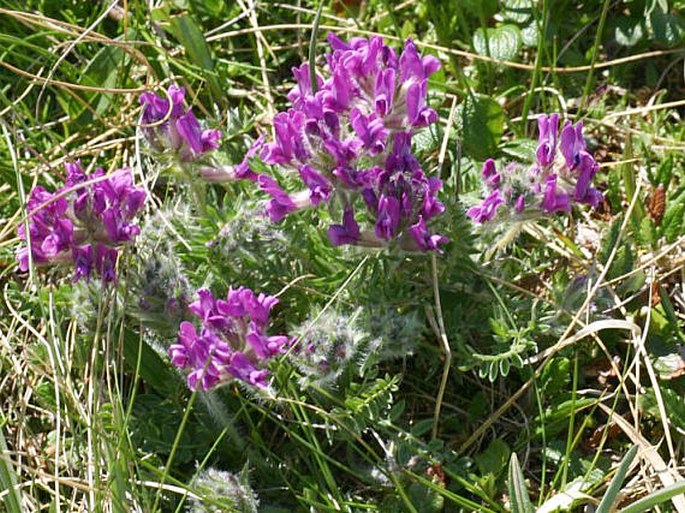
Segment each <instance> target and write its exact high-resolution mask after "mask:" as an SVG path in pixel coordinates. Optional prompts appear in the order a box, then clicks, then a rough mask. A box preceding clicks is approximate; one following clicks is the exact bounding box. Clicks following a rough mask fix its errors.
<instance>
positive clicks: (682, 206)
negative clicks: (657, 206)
mask: <svg viewBox="0 0 685 513" xmlns="http://www.w3.org/2000/svg"><path fill="white" fill-rule="evenodd" d="M684 216H685V203H683V202H681V201H678V202H677V203H672V204H671V205H669V206H668V208H666V213H665V214H664V219H663V220H662V221H661V230H662V233H663V234H664V237H666V241H668V242H673V241H675V240H676V239H677V238H678V236H679V235H680V234H681V233H682V230H683V217H684Z"/></svg>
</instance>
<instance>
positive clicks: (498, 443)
mask: <svg viewBox="0 0 685 513" xmlns="http://www.w3.org/2000/svg"><path fill="white" fill-rule="evenodd" d="M510 455H511V449H509V446H508V445H507V443H506V442H505V441H504V440H501V439H499V438H495V439H494V440H493V441H492V442H490V445H488V448H487V449H485V451H483V452H481V453H480V454H477V455H476V456H475V458H474V460H475V462H476V465H478V470H479V471H480V474H481V475H482V476H486V475H488V474H493V475H495V476H496V475H498V474H499V473H500V472H501V471H502V470H504V468H505V467H506V466H507V464H508V463H509V457H510Z"/></svg>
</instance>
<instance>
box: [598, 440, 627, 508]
mask: <svg viewBox="0 0 685 513" xmlns="http://www.w3.org/2000/svg"><path fill="white" fill-rule="evenodd" d="M637 449H638V446H637V445H634V446H633V447H632V448H631V449H630V450H629V451H628V454H626V455H625V457H624V458H623V460H622V461H621V464H620V465H619V466H618V469H617V470H616V475H615V476H614V478H613V479H612V480H611V483H609V488H607V491H606V493H605V494H604V497H602V501H601V502H600V503H599V506H597V509H596V510H595V513H609V512H611V511H613V506H614V505H615V504H616V497H617V496H618V494H619V492H620V491H621V486H622V485H623V481H624V480H625V478H626V474H628V469H629V468H630V464H631V463H632V462H633V459H635V455H636V454H637Z"/></svg>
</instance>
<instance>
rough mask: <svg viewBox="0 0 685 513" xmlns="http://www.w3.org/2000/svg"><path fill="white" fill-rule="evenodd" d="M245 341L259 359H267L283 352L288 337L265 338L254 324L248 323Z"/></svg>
mask: <svg viewBox="0 0 685 513" xmlns="http://www.w3.org/2000/svg"><path fill="white" fill-rule="evenodd" d="M245 340H246V341H247V343H248V344H250V347H252V350H253V351H254V352H255V353H256V354H257V356H258V357H259V358H261V359H268V358H271V357H273V356H276V355H277V354H281V353H283V352H284V351H285V347H286V346H287V345H288V337H286V336H283V335H275V336H271V337H269V336H267V335H265V334H264V333H263V332H262V330H261V329H260V328H259V326H257V325H256V324H255V323H254V322H251V323H250V327H249V331H248V333H247V335H246V336H245Z"/></svg>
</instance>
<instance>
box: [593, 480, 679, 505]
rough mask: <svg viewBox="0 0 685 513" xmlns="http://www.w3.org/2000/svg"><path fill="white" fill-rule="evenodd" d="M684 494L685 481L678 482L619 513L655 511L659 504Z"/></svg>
mask: <svg viewBox="0 0 685 513" xmlns="http://www.w3.org/2000/svg"><path fill="white" fill-rule="evenodd" d="M683 493H685V481H678V482H677V483H674V484H672V485H671V486H667V487H666V488H662V489H661V490H657V491H656V492H653V493H650V494H649V495H647V497H643V498H642V499H640V500H639V501H636V502H633V503H632V504H631V505H630V506H628V507H627V508H623V509H622V510H621V511H620V512H619V513H642V512H643V511H653V510H654V508H655V506H657V505H658V504H661V503H662V502H666V501H667V500H669V499H671V498H673V497H675V496H676V495H681V494H683ZM598 511H599V510H598Z"/></svg>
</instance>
